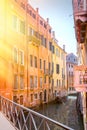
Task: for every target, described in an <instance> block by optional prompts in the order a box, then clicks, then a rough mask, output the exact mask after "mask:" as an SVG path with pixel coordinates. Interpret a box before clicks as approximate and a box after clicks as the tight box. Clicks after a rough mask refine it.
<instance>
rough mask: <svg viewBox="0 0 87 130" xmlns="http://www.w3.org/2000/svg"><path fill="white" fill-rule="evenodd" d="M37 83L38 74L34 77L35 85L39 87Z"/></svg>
mask: <svg viewBox="0 0 87 130" xmlns="http://www.w3.org/2000/svg"><path fill="white" fill-rule="evenodd" d="M37 83H38V82H37V76H35V77H34V87H37V86H38V84H37Z"/></svg>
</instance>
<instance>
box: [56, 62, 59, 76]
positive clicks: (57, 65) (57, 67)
mask: <svg viewBox="0 0 87 130" xmlns="http://www.w3.org/2000/svg"><path fill="white" fill-rule="evenodd" d="M56 73H57V74H59V64H56Z"/></svg>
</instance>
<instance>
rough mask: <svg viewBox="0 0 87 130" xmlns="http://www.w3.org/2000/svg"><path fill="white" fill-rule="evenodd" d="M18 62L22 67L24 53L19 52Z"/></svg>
mask: <svg viewBox="0 0 87 130" xmlns="http://www.w3.org/2000/svg"><path fill="white" fill-rule="evenodd" d="M19 60H20V64H21V65H24V52H23V51H20V52H19Z"/></svg>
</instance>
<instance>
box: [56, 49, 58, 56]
mask: <svg viewBox="0 0 87 130" xmlns="http://www.w3.org/2000/svg"><path fill="white" fill-rule="evenodd" d="M56 56H58V49H57V48H56Z"/></svg>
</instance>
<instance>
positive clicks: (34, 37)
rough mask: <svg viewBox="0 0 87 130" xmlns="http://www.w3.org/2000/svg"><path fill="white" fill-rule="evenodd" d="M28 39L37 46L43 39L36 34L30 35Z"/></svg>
mask: <svg viewBox="0 0 87 130" xmlns="http://www.w3.org/2000/svg"><path fill="white" fill-rule="evenodd" d="M28 41H29V42H31V43H32V44H33V45H35V46H40V44H41V40H40V39H39V38H37V37H36V36H35V35H32V36H29V37H28Z"/></svg>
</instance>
